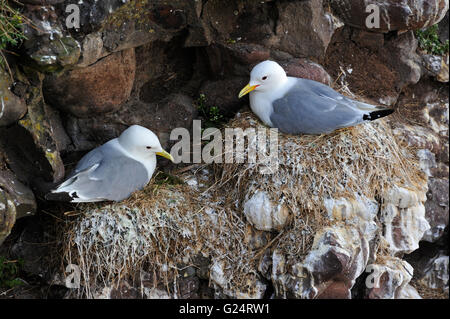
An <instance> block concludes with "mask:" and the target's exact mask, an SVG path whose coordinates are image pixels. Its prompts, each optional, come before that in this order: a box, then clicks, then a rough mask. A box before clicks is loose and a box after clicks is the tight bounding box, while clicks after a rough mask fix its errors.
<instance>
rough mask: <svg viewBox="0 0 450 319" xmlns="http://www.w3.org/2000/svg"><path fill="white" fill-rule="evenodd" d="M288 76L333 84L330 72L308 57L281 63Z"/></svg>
mask: <svg viewBox="0 0 450 319" xmlns="http://www.w3.org/2000/svg"><path fill="white" fill-rule="evenodd" d="M281 66H282V67H283V68H284V70H285V71H286V74H287V75H288V76H293V77H297V78H305V79H309V80H314V81H317V82H322V83H323V84H326V85H328V86H331V84H332V79H331V76H330V75H329V74H328V72H327V71H326V70H325V69H324V68H323V67H322V66H321V65H320V64H317V63H315V62H313V61H310V60H307V59H291V60H289V61H288V62H285V63H281Z"/></svg>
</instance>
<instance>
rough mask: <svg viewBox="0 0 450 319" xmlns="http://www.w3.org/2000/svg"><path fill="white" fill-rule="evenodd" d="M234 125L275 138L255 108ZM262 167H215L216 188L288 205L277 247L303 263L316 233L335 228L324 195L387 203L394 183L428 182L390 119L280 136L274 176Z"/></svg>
mask: <svg viewBox="0 0 450 319" xmlns="http://www.w3.org/2000/svg"><path fill="white" fill-rule="evenodd" d="M229 127H240V128H243V129H245V128H248V127H258V128H263V129H265V130H266V136H269V128H267V127H265V126H263V124H261V122H259V121H258V120H257V118H256V117H255V115H254V114H253V113H252V112H244V113H242V114H239V115H238V116H237V117H235V119H234V120H233V121H232V122H231V123H230V124H229ZM251 143H255V141H252V142H251ZM266 149H269V146H268V145H267V146H266ZM267 155H268V154H267ZM262 162H264V161H262ZM263 165H266V164H263ZM260 169H261V167H260V165H258V164H256V165H255V164H248V163H243V164H220V165H215V170H216V176H217V180H218V181H217V184H216V186H215V188H216V189H218V190H220V191H221V192H223V191H224V190H225V191H226V193H227V194H228V197H229V198H230V199H231V200H232V201H235V200H236V199H239V202H240V203H242V201H243V200H245V198H246V197H248V196H249V195H250V194H252V193H254V192H255V191H256V190H259V191H261V190H262V191H266V192H267V193H268V194H270V195H271V197H272V200H273V201H274V202H275V203H280V202H282V203H284V204H285V205H286V206H287V207H288V209H289V210H290V212H291V223H290V225H289V227H287V228H285V229H284V230H283V233H282V234H280V235H279V238H278V239H277V241H276V244H275V247H277V248H278V249H280V250H281V251H282V252H284V253H285V254H286V257H287V259H289V258H291V259H294V260H292V262H299V261H301V259H302V258H303V257H304V255H305V254H306V253H307V252H308V251H309V250H310V247H311V245H312V242H313V238H314V234H316V232H317V231H318V230H319V229H321V228H322V227H324V226H329V219H328V218H327V217H326V214H325V212H326V209H325V206H324V199H326V198H335V199H337V198H341V197H343V198H352V199H355V196H356V195H359V196H361V195H362V196H365V197H367V198H369V199H376V200H378V201H379V202H381V201H382V199H383V195H384V194H385V192H386V191H387V190H388V189H389V188H390V187H392V186H393V185H401V186H403V187H411V188H418V187H420V185H423V184H424V183H425V184H426V176H425V175H424V174H423V172H422V171H421V170H420V167H419V161H418V158H417V155H416V153H415V152H414V151H413V150H412V149H410V148H407V147H406V146H400V145H399V144H398V143H397V141H396V139H395V137H394V135H393V133H392V130H391V128H390V126H389V125H388V124H387V123H385V121H384V119H381V120H377V121H374V122H370V123H365V124H362V125H358V126H355V127H352V128H348V129H343V130H338V131H335V132H333V133H331V134H323V135H301V136H294V135H286V134H279V135H278V168H277V169H276V170H274V172H273V174H260ZM380 204H382V203H380ZM380 207H381V205H380Z"/></svg>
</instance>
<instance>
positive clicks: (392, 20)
mask: <svg viewBox="0 0 450 319" xmlns="http://www.w3.org/2000/svg"><path fill="white" fill-rule="evenodd" d="M330 4H331V7H332V9H333V11H334V12H335V14H336V15H337V16H338V17H339V18H341V19H342V20H343V21H344V23H345V24H348V25H351V26H353V27H356V28H360V29H365V30H368V31H372V32H389V31H405V30H417V29H421V28H425V27H427V26H431V25H433V24H436V23H438V22H439V21H441V20H442V19H443V18H444V16H445V13H446V12H447V10H448V0H438V1H433V0H424V1H414V0H402V1H397V0H388V1H379V0H376V1H370V2H367V1H365V0H331V1H330ZM369 4H374V5H376V6H378V10H379V12H380V20H379V26H373V27H371V25H370V24H369V25H368V24H367V23H366V20H367V18H369V16H370V14H373V12H374V11H373V9H371V8H368V7H367V6H368V5H369ZM369 19H370V18H369ZM370 21H373V20H370Z"/></svg>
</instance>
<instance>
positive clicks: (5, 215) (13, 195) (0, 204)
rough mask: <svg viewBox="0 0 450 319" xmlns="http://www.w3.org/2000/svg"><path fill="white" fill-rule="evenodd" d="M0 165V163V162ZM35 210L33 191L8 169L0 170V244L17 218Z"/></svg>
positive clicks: (29, 214) (28, 214)
mask: <svg viewBox="0 0 450 319" xmlns="http://www.w3.org/2000/svg"><path fill="white" fill-rule="evenodd" d="M0 165H1V163H0ZM35 211H36V200H35V198H34V195H33V192H32V191H31V190H30V189H29V188H28V187H26V186H25V185H23V184H22V183H21V182H19V181H18V180H17V178H16V177H15V176H14V174H12V173H11V172H10V171H8V170H0V245H1V244H2V243H3V241H4V240H5V238H6V237H7V236H8V235H9V234H10V232H11V229H12V228H13V226H14V224H15V222H16V220H17V219H19V218H21V217H24V216H31V215H32V214H34V213H35Z"/></svg>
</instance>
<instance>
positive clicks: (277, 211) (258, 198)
mask: <svg viewBox="0 0 450 319" xmlns="http://www.w3.org/2000/svg"><path fill="white" fill-rule="evenodd" d="M244 215H245V217H246V218H247V220H248V221H249V222H250V224H252V225H253V227H255V228H256V229H258V230H264V231H280V230H282V229H283V227H284V225H286V222H287V221H288V218H289V211H288V209H287V207H285V206H284V205H283V203H274V202H272V201H271V200H270V198H269V195H268V194H267V193H266V192H264V191H256V192H255V193H254V194H253V195H252V196H251V197H249V198H248V199H247V200H246V201H245V203H244Z"/></svg>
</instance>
